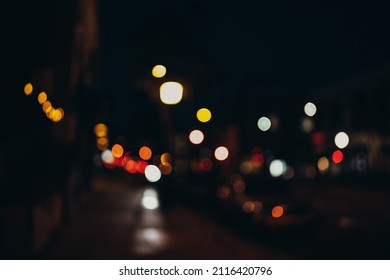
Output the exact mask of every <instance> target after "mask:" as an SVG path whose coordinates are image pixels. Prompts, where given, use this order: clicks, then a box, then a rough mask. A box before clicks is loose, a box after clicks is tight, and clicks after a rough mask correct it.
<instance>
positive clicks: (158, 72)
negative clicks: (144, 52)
mask: <svg viewBox="0 0 390 280" xmlns="http://www.w3.org/2000/svg"><path fill="white" fill-rule="evenodd" d="M166 73H167V68H165V66H164V65H156V66H154V67H153V69H152V75H153V77H155V78H162V77H164V76H165V74H166Z"/></svg>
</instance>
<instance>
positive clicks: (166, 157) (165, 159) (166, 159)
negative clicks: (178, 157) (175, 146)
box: [160, 153, 172, 163]
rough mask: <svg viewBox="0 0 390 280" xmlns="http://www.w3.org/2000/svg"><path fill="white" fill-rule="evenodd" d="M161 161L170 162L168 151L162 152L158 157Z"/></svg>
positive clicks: (170, 157)
mask: <svg viewBox="0 0 390 280" xmlns="http://www.w3.org/2000/svg"><path fill="white" fill-rule="evenodd" d="M160 161H161V163H172V155H171V154H170V153H163V154H162V155H161V157H160Z"/></svg>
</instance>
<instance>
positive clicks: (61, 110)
mask: <svg viewBox="0 0 390 280" xmlns="http://www.w3.org/2000/svg"><path fill="white" fill-rule="evenodd" d="M57 110H58V111H60V113H61V118H63V117H64V116H65V111H64V109H62V108H61V107H59V108H58V109H57Z"/></svg>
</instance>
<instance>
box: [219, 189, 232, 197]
mask: <svg viewBox="0 0 390 280" xmlns="http://www.w3.org/2000/svg"><path fill="white" fill-rule="evenodd" d="M229 194H230V188H229V187H227V186H220V187H219V188H218V189H217V195H218V197H220V198H227V197H228V196H229Z"/></svg>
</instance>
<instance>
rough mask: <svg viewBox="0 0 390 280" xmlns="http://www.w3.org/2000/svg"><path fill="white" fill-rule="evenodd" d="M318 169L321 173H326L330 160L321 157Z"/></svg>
mask: <svg viewBox="0 0 390 280" xmlns="http://www.w3.org/2000/svg"><path fill="white" fill-rule="evenodd" d="M317 167H318V170H319V171H320V172H326V171H327V170H328V169H329V160H328V159H327V158H326V157H321V158H320V159H319V160H318V162H317Z"/></svg>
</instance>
